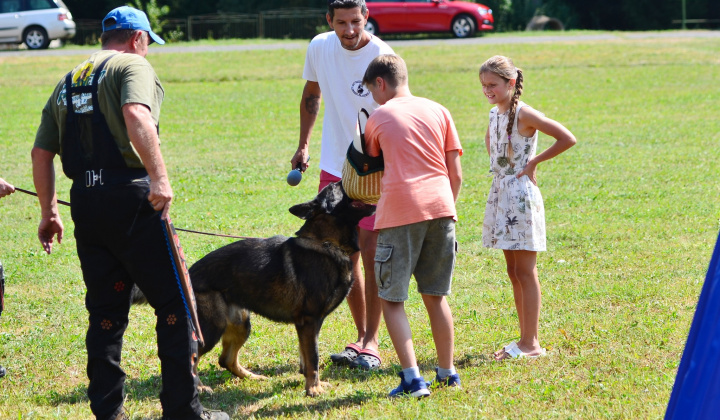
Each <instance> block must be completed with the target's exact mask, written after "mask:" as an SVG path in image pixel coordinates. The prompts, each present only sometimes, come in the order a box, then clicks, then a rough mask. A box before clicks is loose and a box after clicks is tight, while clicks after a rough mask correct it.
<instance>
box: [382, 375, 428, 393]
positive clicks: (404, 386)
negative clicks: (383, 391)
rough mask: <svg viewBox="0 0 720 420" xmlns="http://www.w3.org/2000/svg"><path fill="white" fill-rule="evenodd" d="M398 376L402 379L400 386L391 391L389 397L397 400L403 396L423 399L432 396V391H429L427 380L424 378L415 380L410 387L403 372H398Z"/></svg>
mask: <svg viewBox="0 0 720 420" xmlns="http://www.w3.org/2000/svg"><path fill="white" fill-rule="evenodd" d="M398 376H399V377H400V385H399V386H398V387H397V388H395V389H393V390H392V391H390V393H389V394H388V397H390V398H395V397H402V396H410V397H416V398H422V397H427V396H428V395H430V390H428V389H427V382H425V378H423V377H422V376H421V377H419V378H413V380H412V382H410V384H409V385H408V383H407V382H405V376H404V375H403V373H402V372H398Z"/></svg>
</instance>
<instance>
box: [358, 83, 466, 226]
mask: <svg viewBox="0 0 720 420" xmlns="http://www.w3.org/2000/svg"><path fill="white" fill-rule="evenodd" d="M365 141H366V142H367V147H368V154H369V155H371V156H377V155H379V154H380V151H382V154H383V158H384V159H385V173H384V175H383V177H382V182H381V189H380V201H379V202H378V206H377V211H376V213H375V215H376V219H375V229H384V228H390V227H396V226H403V225H409V224H411V223H417V222H422V221H425V220H433V219H439V218H441V217H452V218H453V219H455V220H457V212H456V211H455V200H454V198H453V193H452V188H451V187H450V178H449V176H448V168H447V164H446V162H445V152H449V151H452V150H458V151H459V152H460V154H461V155H462V146H460V139H459V138H458V134H457V130H456V129H455V123H454V122H453V119H452V116H450V112H449V111H448V110H447V109H446V108H445V107H443V106H442V105H440V104H438V103H436V102H433V101H431V100H429V99H425V98H420V97H416V96H404V97H397V98H393V99H391V100H389V101H388V102H387V103H385V104H384V105H382V106H381V107H379V108H378V109H377V110H375V112H373V113H372V115H370V119H369V120H368V122H367V125H366V127H365Z"/></svg>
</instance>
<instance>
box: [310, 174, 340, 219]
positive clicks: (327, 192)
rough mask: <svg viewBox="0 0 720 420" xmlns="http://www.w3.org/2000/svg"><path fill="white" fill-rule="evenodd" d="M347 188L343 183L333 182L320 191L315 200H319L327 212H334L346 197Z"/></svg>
mask: <svg viewBox="0 0 720 420" xmlns="http://www.w3.org/2000/svg"><path fill="white" fill-rule="evenodd" d="M346 197H347V196H346V195H345V190H343V187H342V183H341V182H340V181H338V182H332V183H330V184H328V185H327V186H326V187H325V188H323V189H322V190H321V191H320V193H318V195H317V197H316V198H315V200H317V201H318V205H319V206H320V207H321V208H322V209H323V210H324V211H325V213H328V214H332V213H333V211H334V210H335V209H336V208H337V206H338V205H339V204H340V203H342V202H343V200H345V199H346Z"/></svg>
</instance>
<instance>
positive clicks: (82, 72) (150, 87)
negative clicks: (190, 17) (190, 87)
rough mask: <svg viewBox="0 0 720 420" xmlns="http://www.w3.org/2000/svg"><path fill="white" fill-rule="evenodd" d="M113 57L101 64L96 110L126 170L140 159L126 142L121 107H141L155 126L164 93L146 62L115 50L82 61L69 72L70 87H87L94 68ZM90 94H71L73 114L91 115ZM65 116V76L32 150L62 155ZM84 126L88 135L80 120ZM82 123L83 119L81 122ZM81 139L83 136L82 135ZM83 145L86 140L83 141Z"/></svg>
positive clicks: (45, 110) (44, 114) (138, 165)
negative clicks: (114, 143) (113, 140)
mask: <svg viewBox="0 0 720 420" xmlns="http://www.w3.org/2000/svg"><path fill="white" fill-rule="evenodd" d="M110 56H113V57H112V58H110V60H109V61H108V62H107V64H105V68H104V69H103V71H102V74H100V75H99V77H100V80H99V82H98V102H99V104H100V111H101V112H102V114H103V116H104V117H105V120H106V121H107V124H108V127H109V128H110V132H111V133H112V135H113V137H114V138H115V142H116V143H117V145H118V149H120V153H122V156H123V158H124V159H125V163H126V164H127V165H128V167H129V168H142V167H144V165H143V163H142V160H141V159H140V156H139V155H138V153H137V152H136V151H135V149H134V148H133V146H132V144H131V143H130V138H129V137H128V134H127V128H126V127H125V119H124V118H123V113H122V107H123V105H125V104H132V103H137V104H142V105H145V106H147V107H148V108H149V109H150V112H151V114H152V118H153V122H154V123H155V126H158V122H159V120H160V106H161V105H162V101H163V98H164V96H165V91H164V90H163V87H162V85H161V84H160V80H159V79H158V77H157V75H156V74H155V70H153V68H152V66H151V65H150V63H149V62H148V61H147V60H146V59H145V58H143V57H141V56H139V55H137V54H128V53H118V52H117V51H108V50H102V51H98V52H96V53H94V54H93V55H91V56H90V58H88V59H87V60H86V61H84V62H83V63H82V64H80V65H79V66H77V67H75V69H74V70H73V76H72V81H73V86H89V85H90V84H92V81H93V78H94V77H96V74H95V73H94V71H95V69H96V68H97V67H98V66H100V64H101V63H102V62H103V60H105V59H106V58H107V57H110ZM90 96H91V95H90V94H74V95H73V105H74V107H75V111H76V112H78V113H81V114H92V112H93V104H92V99H91V98H90ZM66 115H67V102H66V93H65V76H63V78H62V80H60V82H59V83H58V84H57V86H56V87H55V91H54V92H53V93H52V95H51V96H50V99H49V100H48V102H47V104H45V108H43V111H42V117H41V119H40V127H39V128H38V131H37V134H36V136H35V147H38V148H40V149H43V150H47V151H49V152H53V153H57V154H59V155H61V156H62V146H61V145H62V140H63V137H65V118H66ZM84 120H85V121H84V123H86V124H87V127H83V129H82V131H83V132H84V133H89V132H90V131H91V130H90V127H91V124H90V121H89V119H84ZM81 121H83V120H81ZM84 137H85V136H84ZM82 141H83V142H88V141H90V139H89V138H83V139H82Z"/></svg>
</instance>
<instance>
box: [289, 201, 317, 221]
mask: <svg viewBox="0 0 720 420" xmlns="http://www.w3.org/2000/svg"><path fill="white" fill-rule="evenodd" d="M316 209H317V203H315V200H313V201H308V202H307V203H302V204H295V205H294V206H292V207H290V213H292V214H293V215H295V216H297V217H299V218H301V219H303V220H307V219H309V218H310V217H311V216H312V215H313V214H315V210H316Z"/></svg>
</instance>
